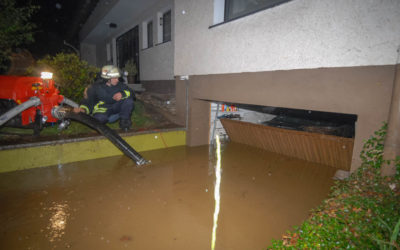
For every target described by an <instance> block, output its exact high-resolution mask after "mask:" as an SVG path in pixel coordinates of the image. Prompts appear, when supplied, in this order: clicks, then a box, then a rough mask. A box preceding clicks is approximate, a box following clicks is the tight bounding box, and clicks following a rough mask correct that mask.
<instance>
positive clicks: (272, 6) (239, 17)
mask: <svg viewBox="0 0 400 250" xmlns="http://www.w3.org/2000/svg"><path fill="white" fill-rule="evenodd" d="M290 1H292V0H286V1H283V2H280V3H277V4H274V5H271V6H267V7H265V8H262V9H258V10H255V11H252V12H249V13H247V14H244V15H241V16H238V17H235V18H232V19H229V20H226V21H225V20H224V21H223V22H221V23H216V24H213V25H211V26H209V27H208V28H209V29H212V28H215V27H218V26H220V25H223V24H226V23H230V22H233V21H236V20H238V19H241V18H243V17H246V16H250V15H253V14H255V13H257V12H260V11H263V10H266V9H271V8H274V7H276V6H278V5H281V4H284V3H287V2H290Z"/></svg>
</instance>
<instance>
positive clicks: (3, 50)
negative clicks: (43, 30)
mask: <svg viewBox="0 0 400 250" xmlns="http://www.w3.org/2000/svg"><path fill="white" fill-rule="evenodd" d="M38 9H39V7H38V6H33V5H31V4H30V3H25V4H24V6H23V7H19V6H16V1H15V0H1V1H0V72H5V71H7V69H8V67H9V56H10V54H11V52H12V51H13V50H14V49H16V48H17V47H18V46H21V45H25V44H29V43H31V42H33V41H34V38H33V30H34V28H35V27H36V25H35V24H34V23H32V22H30V18H31V16H32V15H33V14H34V13H35V12H36V11H37V10H38Z"/></svg>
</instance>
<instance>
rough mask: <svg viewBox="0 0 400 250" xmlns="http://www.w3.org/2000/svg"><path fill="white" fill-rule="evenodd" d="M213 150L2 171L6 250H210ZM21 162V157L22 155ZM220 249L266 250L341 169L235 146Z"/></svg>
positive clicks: (228, 162) (1, 233)
mask: <svg viewBox="0 0 400 250" xmlns="http://www.w3.org/2000/svg"><path fill="white" fill-rule="evenodd" d="M214 155H215V150H210V149H209V147H206V146H201V147H192V148H189V147H175V148H169V149H163V150H155V151H149V152H144V153H143V156H145V158H147V159H151V161H152V164H150V165H148V166H145V167H136V166H135V165H134V164H133V163H132V161H131V160H130V159H128V158H127V157H125V156H117V157H110V158H103V159H98V160H91V161H84V162H77V163H72V164H65V165H59V166H52V167H43V168H37V169H30V170H23V171H16V172H10V173H3V174H0V225H1V228H0V249H66V248H71V249H152V250H153V249H164V250H165V249H167V250H168V249H174V250H180V249H202V250H203V249H210V248H211V237H212V228H213V214H214V207H215V205H214V183H215V173H214V170H215V164H216V158H215V156H214ZM21 157H23V156H21ZM221 168H222V178H221V188H220V193H221V200H220V213H219V217H218V228H217V233H216V248H215V249H220V250H224V249H229V250H231V249H233V250H234V249H240V250H243V249H265V247H266V246H268V245H269V244H270V241H271V239H273V238H275V239H278V238H280V237H281V235H282V234H283V233H284V232H285V231H286V230H289V229H291V228H292V226H295V225H299V224H300V223H301V222H302V221H303V220H304V219H306V218H307V216H308V214H309V211H310V209H312V208H315V207H316V206H318V205H319V204H320V202H321V201H322V200H323V199H324V198H326V196H327V194H328V193H329V189H330V187H331V185H332V184H333V180H332V177H333V175H334V173H335V169H333V168H330V167H327V166H322V165H318V164H314V163H309V162H305V161H301V160H297V159H293V158H289V157H285V156H282V155H277V154H273V153H269V152H265V151H261V150H259V149H255V148H252V147H248V146H244V145H240V144H235V143H228V144H225V145H223V148H222V155H221Z"/></svg>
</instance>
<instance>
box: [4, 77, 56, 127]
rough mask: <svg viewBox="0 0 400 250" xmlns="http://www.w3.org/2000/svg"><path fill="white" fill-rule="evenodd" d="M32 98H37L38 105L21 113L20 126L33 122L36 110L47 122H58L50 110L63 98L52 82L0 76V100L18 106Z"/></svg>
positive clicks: (49, 80)
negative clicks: (38, 100) (12, 102)
mask: <svg viewBox="0 0 400 250" xmlns="http://www.w3.org/2000/svg"><path fill="white" fill-rule="evenodd" d="M32 97H37V98H39V99H40V104H39V105H38V106H37V107H30V108H28V109H26V110H24V111H23V112H21V122H22V124H21V125H22V126H25V125H29V124H31V123H33V122H35V119H36V117H37V112H38V111H37V110H39V111H40V114H41V116H42V117H46V119H47V122H56V121H58V119H57V118H55V117H53V116H52V114H51V110H52V108H53V107H56V106H58V105H59V104H60V103H62V102H63V101H64V97H63V96H62V95H60V94H59V90H58V89H57V88H56V87H55V85H54V80H52V79H43V78H40V77H30V76H27V77H23V76H0V99H3V100H9V101H14V102H15V103H16V104H18V105H19V104H21V103H24V102H26V101H28V100H29V99H30V98H32Z"/></svg>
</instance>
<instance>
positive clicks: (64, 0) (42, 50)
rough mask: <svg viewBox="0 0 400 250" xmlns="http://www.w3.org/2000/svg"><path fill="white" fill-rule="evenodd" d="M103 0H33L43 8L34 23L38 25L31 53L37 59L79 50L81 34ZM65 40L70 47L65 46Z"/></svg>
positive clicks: (36, 15) (33, 2)
mask: <svg viewBox="0 0 400 250" xmlns="http://www.w3.org/2000/svg"><path fill="white" fill-rule="evenodd" d="M98 1H99V0H32V1H31V4H32V5H36V6H39V7H40V9H39V10H37V11H36V12H35V14H34V15H33V16H32V19H31V21H32V22H33V23H35V24H36V25H37V27H36V29H35V32H34V38H35V42H34V43H32V44H30V45H28V50H29V51H30V52H31V54H32V56H33V57H34V58H35V59H39V58H42V57H43V56H45V55H55V54H56V53H58V52H74V49H73V48H71V46H72V47H74V48H76V49H79V31H80V29H81V27H82V26H83V24H84V23H85V22H86V20H87V18H88V17H89V15H90V14H91V12H92V10H93V9H94V8H95V7H96V4H97V2H98ZM64 41H65V42H66V43H67V44H69V45H65V44H64Z"/></svg>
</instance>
